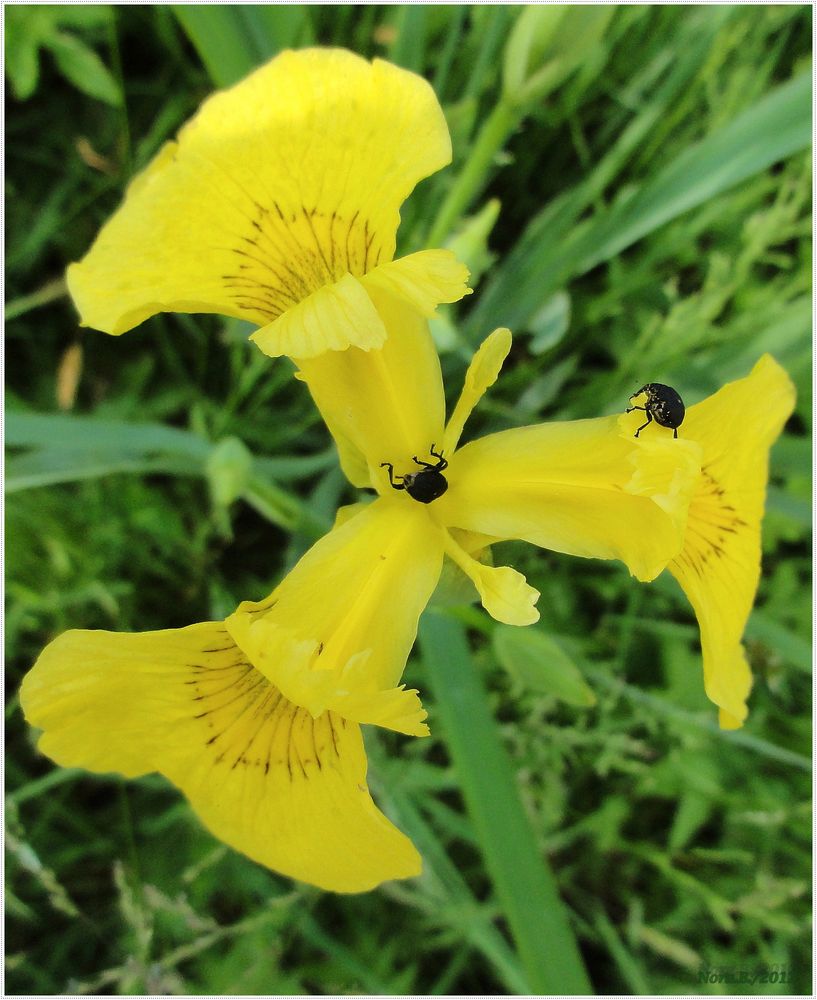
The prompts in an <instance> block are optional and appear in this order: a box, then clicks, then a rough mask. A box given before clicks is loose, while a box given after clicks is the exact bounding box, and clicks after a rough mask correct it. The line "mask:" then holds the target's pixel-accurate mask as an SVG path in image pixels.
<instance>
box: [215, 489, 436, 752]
mask: <svg viewBox="0 0 817 1000" xmlns="http://www.w3.org/2000/svg"><path fill="white" fill-rule="evenodd" d="M443 548H444V534H443V531H442V529H440V528H439V527H438V526H437V525H435V524H434V523H433V522H432V520H431V519H430V518H429V516H428V514H427V512H426V511H425V510H424V509H423V508H422V507H421V506H420V505H419V504H415V503H413V502H409V503H407V502H405V501H403V500H401V499H400V498H395V499H394V500H392V499H381V500H377V501H375V502H374V503H373V504H370V505H369V506H368V507H366V508H364V509H363V510H362V511H360V512H359V513H356V514H353V515H352V517H350V518H349V519H348V520H346V521H344V523H343V524H341V525H340V526H338V527H336V528H334V529H333V530H332V531H330V532H329V534H328V535H325V536H324V537H323V538H322V539H321V540H320V541H319V542H317V543H316V544H315V545H313V546H312V548H311V549H310V550H309V551H308V552H307V553H306V555H305V556H304V557H303V558H302V559H301V560H300V562H299V563H298V564H297V565H296V566H295V568H294V569H293V570H292V571H291V572H290V573H289V574H288V575H287V577H286V579H285V580H284V581H283V583H282V584H281V585H280V586H279V587H278V588H277V589H276V590H275V591H274V592H273V593H272V594H271V595H270V596H269V597H268V598H267V599H266V600H264V601H261V602H258V603H252V602H249V601H248V602H245V603H244V604H242V605H240V606H239V608H238V610H237V611H236V612H235V613H234V614H232V615H231V616H230V617H229V618H228V619H227V621H226V623H225V624H226V626H227V628H228V630H229V632H230V635H231V636H232V638H233V640H234V641H235V642H236V643H238V645H239V646H240V647H241V648H242V649H243V650H244V652H245V653H246V654H247V655H248V656H249V658H250V659H251V660H252V662H253V664H254V665H255V666H256V667H257V668H258V670H260V671H261V672H262V673H263V674H264V675H265V676H266V677H267V678H268V679H269V680H270V681H271V682H272V683H273V684H274V685H275V686H276V687H277V688H279V689H280V690H281V692H282V693H283V695H284V696H285V697H286V698H289V699H290V700H291V701H293V702H296V703H297V704H298V705H302V706H304V707H305V708H306V709H308V710H309V712H311V713H312V715H313V716H316V717H317V716H319V715H322V714H323V713H325V712H327V711H332V712H336V713H338V714H339V715H342V716H343V717H344V718H346V719H349V720H352V721H354V722H361V723H363V722H366V723H372V724H374V725H379V726H385V727H387V728H390V729H395V730H397V731H399V732H403V733H407V734H409V735H414V736H423V735H426V734H427V732H428V728H427V727H426V725H425V722H424V721H423V720H424V719H425V717H426V713H425V711H424V710H423V709H422V706H421V704H420V701H419V699H418V697H417V692H416V691H406V690H405V689H404V688H402V687H398V686H397V685H398V683H399V680H400V677H401V675H402V673H403V669H404V668H405V664H406V660H407V659H408V655H409V652H410V650H411V647H412V644H413V643H414V638H415V635H416V633H417V622H418V619H419V617H420V614H421V612H422V611H423V609H424V608H425V606H426V604H427V603H428V600H429V598H430V597H431V594H432V593H433V591H434V588H435V586H436V585H437V580H438V579H439V576H440V571H441V568H442V558H443Z"/></svg>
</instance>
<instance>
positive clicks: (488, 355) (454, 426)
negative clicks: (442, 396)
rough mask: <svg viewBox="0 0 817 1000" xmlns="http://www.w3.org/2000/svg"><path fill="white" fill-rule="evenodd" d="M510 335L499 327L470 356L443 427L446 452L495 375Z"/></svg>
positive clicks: (505, 352) (453, 443)
mask: <svg viewBox="0 0 817 1000" xmlns="http://www.w3.org/2000/svg"><path fill="white" fill-rule="evenodd" d="M512 339H513V338H512V337H511V331H510V330H509V329H508V328H507V327H504V326H503V327H499V328H498V329H496V330H494V332H493V333H491V334H489V335H488V336H487V337H486V338H485V340H484V341H483V342H482V344H480V346H479V349H478V350H477V352H476V354H475V355H474V357H473V358H472V359H471V364H470V365H469V366H468V371H467V372H466V373H465V383H464V385H463V387H462V392H461V393H460V398H459V399H458V400H457V405H456V406H455V407H454V412H453V413H452V414H451V419H450V420H449V421H448V425H447V427H446V429H445V438H444V451H445V453H446V454H451V453H452V452H453V451H454V449H455V448H456V447H457V444H458V443H459V440H460V437H461V436H462V432H463V429H464V427H465V424H466V421H467V420H468V418H469V417H470V415H471V413H472V412H473V410H474V407H475V406H476V405H477V403H478V402H479V401H480V400H481V399H482V397H483V396H484V395H485V393H486V392H487V391H488V390H489V389H490V388H491V386H492V385H493V384H494V382H496V380H497V379H498V378H499V373H500V371H501V370H502V365H503V364H504V363H505V358H507V356H508V354H509V353H510V350H511V343H512Z"/></svg>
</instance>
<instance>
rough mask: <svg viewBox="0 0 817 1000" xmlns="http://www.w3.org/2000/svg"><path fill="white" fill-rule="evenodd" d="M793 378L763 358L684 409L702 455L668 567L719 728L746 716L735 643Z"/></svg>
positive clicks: (741, 659)
mask: <svg viewBox="0 0 817 1000" xmlns="http://www.w3.org/2000/svg"><path fill="white" fill-rule="evenodd" d="M794 402H795V392H794V386H793V385H792V382H791V379H790V378H789V376H788V375H787V373H786V372H785V371H784V369H783V368H781V366H780V365H779V364H778V363H777V362H776V361H775V360H774V359H773V358H772V357H771V356H769V355H764V356H763V357H762V358H761V359H760V360H759V361H758V362H757V364H756V365H755V366H754V368H753V369H752V371H751V373H750V374H749V375H748V376H746V378H743V379H738V380H737V381H735V382H730V383H729V384H727V385H725V386H724V387H723V388H722V389H720V390H719V391H718V392H716V393H715V394H714V395H712V396H710V397H709V398H708V399H705V400H703V401H702V402H700V403H697V404H695V405H694V406H692V407H690V408H689V409H688V410H687V415H686V418H685V420H684V425H683V426H684V428H685V434H686V437H687V438H688V439H690V440H693V441H695V442H697V443H698V445H699V446H700V447H701V449H702V459H701V471H700V473H699V475H698V476H697V477H696V480H695V488H694V491H693V494H692V497H691V499H690V504H689V513H688V517H687V528H686V531H685V534H684V544H683V549H682V551H681V552H680V553H679V554H678V556H677V557H676V558H675V559H673V560H672V562H671V563H670V565H669V569H670V572H671V573H672V574H673V576H674V577H675V578H676V579H677V580H678V582H679V583H680V585H681V587H682V589H683V590H684V593H685V594H686V595H687V597H688V599H689V601H690V603H691V604H692V607H693V609H694V611H695V614H696V617H697V619H698V624H699V626H700V630H701V648H702V652H703V665H704V686H705V689H706V693H707V696H708V697H709V698H710V699H711V700H712V701H713V702H714V703H715V704H716V705H718V706H719V708H720V720H721V725H722V726H723V727H724V728H728V729H734V728H737V727H739V726H740V725H742V724H743V721H744V719H745V718H746V714H747V709H746V699H747V698H748V696H749V691H750V689H751V685H752V678H751V671H750V668H749V664H748V662H747V660H746V656H745V654H744V651H743V647H742V646H741V637H742V635H743V630H744V628H745V627H746V621H747V619H748V617H749V613H750V611H751V609H752V605H753V603H754V599H755V592H756V590H757V586H758V582H759V579H760V556H761V530H760V529H761V522H762V519H763V512H764V506H765V496H766V483H767V479H768V464H769V449H770V448H771V446H772V444H773V443H774V441H775V440H776V439H777V437H778V436H779V435H780V433H781V431H782V429H783V425H784V424H785V422H786V420H787V419H788V418H789V416H790V415H791V413H792V410H793V409H794Z"/></svg>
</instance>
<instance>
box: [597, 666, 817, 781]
mask: <svg viewBox="0 0 817 1000" xmlns="http://www.w3.org/2000/svg"><path fill="white" fill-rule="evenodd" d="M582 670H583V671H584V672H585V673H586V674H587V676H588V677H590V678H592V680H593V684H594V686H595V687H596V688H605V689H606V690H608V691H611V692H612V693H613V694H616V695H621V696H622V697H624V698H627V699H628V701H632V702H634V703H636V704H639V705H644V706H646V707H647V708H649V709H650V711H651V712H654V713H655V714H657V715H661V716H664V717H665V718H667V719H672V720H674V721H676V722H678V723H680V724H681V725H682V726H683V727H684V728H688V727H694V728H695V729H702V730H704V731H705V732H708V733H711V734H712V735H713V736H716V737H719V738H720V739H722V740H724V741H725V742H727V743H731V744H732V745H733V746H740V747H745V748H746V749H747V750H753V751H754V752H755V753H758V754H760V755H761V756H763V757H768V758H769V760H776V761H777V762H778V763H780V764H786V765H787V766H789V767H796V768H797V769H798V770H801V771H811V761H810V760H809V759H808V757H805V756H803V755H802V754H799V753H793V752H792V751H791V750H786V749H785V747H779V746H777V745H776V744H774V743H770V742H769V741H768V740H764V739H761V738H759V737H757V736H751V735H750V734H749V733H743V732H741V731H740V730H732V729H721V728H720V727H719V726H718V724H717V722H715V720H714V714H715V713H714V710H713V713H712V717H711V718H702V717H701V716H700V715H695V714H694V713H693V712H688V711H686V709H683V708H678V707H677V706H676V705H673V704H671V703H670V702H668V701H665V700H664V699H663V698H659V697H657V696H656V695H654V694H648V693H647V692H646V691H642V690H640V689H639V688H637V687H633V685H632V684H628V683H627V682H626V681H623V680H621V678H619V677H616V676H611V674H610V673H609V672H608V671H605V670H604V669H602V668H601V667H598V666H595V665H593V664H591V663H588V662H586V661H585V662H584V663H583V664H582Z"/></svg>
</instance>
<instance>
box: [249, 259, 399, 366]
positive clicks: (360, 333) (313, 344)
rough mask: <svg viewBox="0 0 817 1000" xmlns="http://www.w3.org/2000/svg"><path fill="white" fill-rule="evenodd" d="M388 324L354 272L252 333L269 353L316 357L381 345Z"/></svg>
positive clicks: (255, 339) (267, 353) (261, 346)
mask: <svg viewBox="0 0 817 1000" xmlns="http://www.w3.org/2000/svg"><path fill="white" fill-rule="evenodd" d="M385 339H386V327H385V326H384V325H383V320H382V319H381V318H380V316H379V315H378V313H377V310H376V309H375V307H374V305H373V304H372V300H371V299H370V298H369V296H368V294H367V292H366V289H365V288H364V287H363V285H362V284H361V283H360V281H358V279H357V278H353V277H352V275H351V274H345V275H344V276H343V277H342V278H341V279H340V281H337V282H335V283H334V284H332V285H324V286H323V288H319V289H318V290H317V291H316V292H313V293H312V294H311V295H310V296H309V297H308V298H305V299H303V301H301V302H299V303H298V304H297V305H295V306H293V307H292V308H291V309H287V311H286V312H285V313H282V315H280V316H279V317H278V318H277V319H275V320H273V321H272V322H271V323H267V325H266V326H262V327H261V329H260V330H256V331H255V333H254V334H252V336H251V337H250V340H252V341H253V342H254V343H255V344H257V345H258V347H260V348H261V350H262V351H263V352H264V354H266V355H267V356H268V357H271V358H277V357H280V356H281V355H282V354H288V355H290V356H292V355H298V356H299V357H302V358H314V357H315V356H316V355H319V354H323V353H324V352H325V351H345V350H346V348H347V347H349V346H351V345H354V346H355V347H359V348H360V349H361V350H362V351H368V350H371V348H373V347H380V346H381V345H382V344H383V341H384V340H385Z"/></svg>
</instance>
